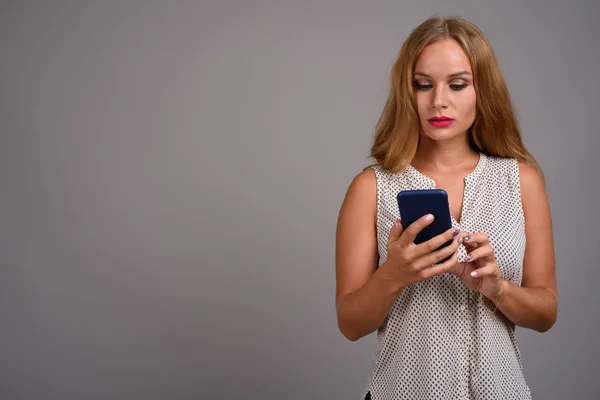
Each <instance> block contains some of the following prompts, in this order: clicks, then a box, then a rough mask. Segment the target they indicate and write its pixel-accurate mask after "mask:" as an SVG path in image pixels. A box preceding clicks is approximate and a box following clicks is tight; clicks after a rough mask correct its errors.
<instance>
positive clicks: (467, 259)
mask: <svg viewBox="0 0 600 400" xmlns="http://www.w3.org/2000/svg"><path fill="white" fill-rule="evenodd" d="M471 258H473V256H472V255H470V254H468V255H467V256H466V257H465V261H469V260H470V259H471ZM473 272H475V271H473Z"/></svg>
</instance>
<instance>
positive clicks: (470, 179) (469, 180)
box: [407, 152, 486, 226]
mask: <svg viewBox="0 0 600 400" xmlns="http://www.w3.org/2000/svg"><path fill="white" fill-rule="evenodd" d="M485 161H486V155H485V154H484V153H482V152H479V160H478V161H477V164H476V165H475V168H474V169H473V171H471V172H470V173H468V174H467V175H465V177H464V179H463V182H464V185H465V186H464V188H463V196H462V205H461V208H460V215H459V220H458V221H457V220H456V218H454V216H453V215H452V213H450V218H451V220H452V225H453V226H460V224H462V223H464V218H465V209H466V207H467V202H468V201H470V200H471V199H470V198H467V194H468V193H470V191H469V190H468V189H469V188H470V186H471V185H472V184H473V183H474V180H476V179H477V178H478V177H479V175H481V170H482V169H483V167H484V162H485ZM407 168H409V169H410V170H411V171H413V172H414V173H415V174H417V175H418V176H419V177H421V178H423V179H425V180H427V181H429V184H430V189H437V188H438V187H437V184H436V182H435V180H434V179H433V178H431V177H429V176H427V175H425V174H424V173H422V172H421V171H419V170H418V169H416V168H415V167H413V166H412V164H408V167H407Z"/></svg>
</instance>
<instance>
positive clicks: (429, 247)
mask: <svg viewBox="0 0 600 400" xmlns="http://www.w3.org/2000/svg"><path fill="white" fill-rule="evenodd" d="M460 233H461V232H460V231H459V230H458V229H454V228H450V229H448V230H447V231H446V232H444V233H441V234H439V235H437V236H435V237H433V238H431V239H429V240H428V241H426V242H423V243H421V244H418V245H417V246H416V247H415V254H416V255H417V256H424V255H427V254H429V253H431V252H433V251H435V250H437V249H439V248H440V247H442V246H443V245H444V244H446V243H448V242H449V241H451V240H452V239H454V238H456V237H460ZM464 235H467V233H466V232H463V236H464Z"/></svg>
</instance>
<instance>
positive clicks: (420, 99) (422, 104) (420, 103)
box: [414, 92, 429, 119]
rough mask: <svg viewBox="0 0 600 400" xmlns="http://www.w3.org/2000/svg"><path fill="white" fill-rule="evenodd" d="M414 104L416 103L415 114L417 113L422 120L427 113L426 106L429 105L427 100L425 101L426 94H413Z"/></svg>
mask: <svg viewBox="0 0 600 400" xmlns="http://www.w3.org/2000/svg"><path fill="white" fill-rule="evenodd" d="M414 97H415V102H416V103H417V112H418V113H419V118H421V119H422V118H424V117H425V116H426V113H427V105H428V104H429V100H428V99H427V93H423V92H417V93H415V96H414Z"/></svg>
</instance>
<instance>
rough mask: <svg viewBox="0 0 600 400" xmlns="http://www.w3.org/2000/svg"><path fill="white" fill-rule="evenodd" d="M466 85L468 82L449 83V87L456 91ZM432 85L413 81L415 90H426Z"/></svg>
mask: <svg viewBox="0 0 600 400" xmlns="http://www.w3.org/2000/svg"><path fill="white" fill-rule="evenodd" d="M467 86H469V84H468V83H461V84H456V83H451V84H450V89H452V90H454V91H455V92H458V91H460V90H463V89H464V88H466V87H467ZM432 87H433V85H431V84H420V83H416V82H415V88H416V89H417V90H421V91H426V90H429V89H431V88H432Z"/></svg>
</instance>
